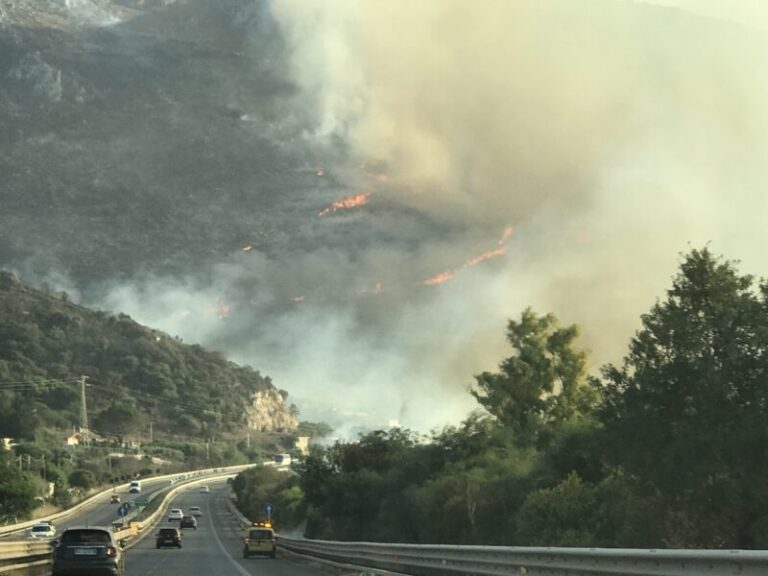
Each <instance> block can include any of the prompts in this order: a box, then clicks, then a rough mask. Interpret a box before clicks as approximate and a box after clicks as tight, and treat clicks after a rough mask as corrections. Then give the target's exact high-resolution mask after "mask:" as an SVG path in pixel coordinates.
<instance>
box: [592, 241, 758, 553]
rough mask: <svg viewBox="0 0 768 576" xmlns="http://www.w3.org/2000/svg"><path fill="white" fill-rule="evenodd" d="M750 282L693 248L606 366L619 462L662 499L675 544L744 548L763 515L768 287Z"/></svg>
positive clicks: (606, 417) (608, 413)
mask: <svg viewBox="0 0 768 576" xmlns="http://www.w3.org/2000/svg"><path fill="white" fill-rule="evenodd" d="M753 284H754V281H753V278H752V277H750V276H742V275H740V274H739V273H738V272H737V270H736V266H735V264H734V263H733V262H729V261H723V260H722V259H720V258H716V257H714V256H713V255H712V254H711V253H710V251H709V250H708V249H703V250H693V251H692V252H690V253H689V254H688V255H686V256H685V257H684V259H683V261H682V264H681V266H680V271H679V273H678V274H677V276H676V277H675V278H674V280H673V283H672V288H671V289H670V290H669V291H668V292H667V298H666V300H665V301H663V302H659V303H657V304H656V305H655V306H654V307H653V308H652V309H651V311H650V312H649V313H648V314H646V315H644V316H643V317H642V329H641V330H640V331H639V332H638V333H637V334H636V335H635V337H634V338H633V339H632V342H631V344H630V349H629V354H628V355H627V357H626V359H625V360H624V363H623V365H622V366H621V367H615V366H611V365H609V366H607V367H606V368H605V369H604V372H603V375H604V379H603V395H604V402H603V405H602V408H601V411H600V414H601V419H602V421H603V423H604V425H605V427H606V432H607V436H606V437H607V438H609V439H612V440H613V458H614V459H615V462H617V463H619V464H620V465H621V466H622V467H624V468H625V469H626V471H627V472H628V473H630V474H632V475H634V476H635V477H637V478H639V479H644V480H646V481H648V482H650V484H651V485H652V486H654V487H655V489H656V490H658V492H659V494H660V495H661V496H662V497H663V498H664V501H665V503H666V506H667V509H668V515H667V519H666V522H665V534H664V539H665V542H666V543H667V545H670V546H691V547H695V546H707V547H743V548H749V547H752V546H754V545H755V542H756V540H755V538H756V534H757V533H759V532H760V530H759V529H758V527H759V526H763V525H765V524H766V519H768V489H767V488H766V486H765V482H764V479H765V478H766V476H768V378H766V374H768V285H766V284H765V283H763V284H762V285H761V286H760V287H759V290H755V289H754V287H753Z"/></svg>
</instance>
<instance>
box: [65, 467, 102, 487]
mask: <svg viewBox="0 0 768 576" xmlns="http://www.w3.org/2000/svg"><path fill="white" fill-rule="evenodd" d="M69 484H70V486H72V487H73V488H81V489H83V490H90V489H91V488H93V487H94V486H95V485H96V478H95V476H94V475H93V472H91V471H90V470H82V469H80V470H75V471H74V472H72V473H71V474H70V475H69Z"/></svg>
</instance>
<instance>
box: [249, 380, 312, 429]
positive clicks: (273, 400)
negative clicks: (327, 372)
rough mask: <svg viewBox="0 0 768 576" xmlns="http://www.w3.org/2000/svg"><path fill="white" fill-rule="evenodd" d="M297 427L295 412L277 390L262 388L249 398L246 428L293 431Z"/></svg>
mask: <svg viewBox="0 0 768 576" xmlns="http://www.w3.org/2000/svg"><path fill="white" fill-rule="evenodd" d="M298 427H299V419H298V418H297V416H296V414H295V412H294V411H293V410H292V409H291V407H290V406H288V405H287V404H286V403H285V396H284V393H281V392H280V391H279V390H275V389H272V390H262V391H259V392H256V393H255V394H254V395H253V397H252V398H251V407H250V408H249V410H248V428H251V429H252V430H258V431H260V432H294V431H295V430H296V429H297V428H298Z"/></svg>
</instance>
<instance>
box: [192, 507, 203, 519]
mask: <svg viewBox="0 0 768 576" xmlns="http://www.w3.org/2000/svg"><path fill="white" fill-rule="evenodd" d="M189 515H190V516H195V517H196V518H200V517H201V516H202V515H203V511H202V510H200V506H190V507H189Z"/></svg>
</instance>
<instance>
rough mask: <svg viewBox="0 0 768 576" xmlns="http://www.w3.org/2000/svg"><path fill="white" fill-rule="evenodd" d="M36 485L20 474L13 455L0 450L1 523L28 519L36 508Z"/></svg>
mask: <svg viewBox="0 0 768 576" xmlns="http://www.w3.org/2000/svg"><path fill="white" fill-rule="evenodd" d="M35 496H36V490H35V483H34V482H33V481H31V480H30V479H28V478H27V477H26V476H25V475H24V474H22V473H21V472H19V470H18V468H17V467H16V465H15V462H13V460H11V455H10V454H9V453H8V452H6V451H5V450H3V449H0V522H13V521H16V520H21V519H23V518H27V517H28V516H29V514H30V513H31V512H32V510H33V509H34V507H35Z"/></svg>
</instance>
